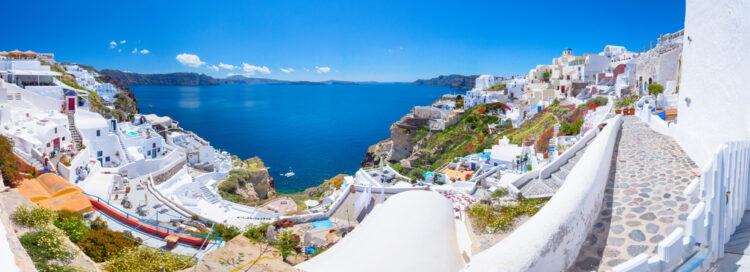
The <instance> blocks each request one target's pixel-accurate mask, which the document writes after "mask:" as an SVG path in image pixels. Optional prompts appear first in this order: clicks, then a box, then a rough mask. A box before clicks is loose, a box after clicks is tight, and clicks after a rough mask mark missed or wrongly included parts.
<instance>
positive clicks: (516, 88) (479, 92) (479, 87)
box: [464, 75, 527, 109]
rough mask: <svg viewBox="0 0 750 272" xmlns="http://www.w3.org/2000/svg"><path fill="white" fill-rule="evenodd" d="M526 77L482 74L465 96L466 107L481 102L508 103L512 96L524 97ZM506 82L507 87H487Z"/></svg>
mask: <svg viewBox="0 0 750 272" xmlns="http://www.w3.org/2000/svg"><path fill="white" fill-rule="evenodd" d="M526 82H527V81H526V79H524V78H520V77H519V78H515V77H514V78H510V79H502V78H499V77H495V76H492V75H481V76H479V77H478V78H477V79H476V83H475V84H474V89H472V90H471V91H468V92H466V95H465V96H464V109H468V108H471V107H474V106H476V105H479V104H486V103H497V102H503V103H508V102H509V101H510V100H511V98H513V97H515V98H518V99H520V98H522V96H523V89H524V87H525V86H526ZM500 83H505V89H503V90H493V91H488V90H487V89H489V88H491V87H493V86H495V85H497V84H500Z"/></svg>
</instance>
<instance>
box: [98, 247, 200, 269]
mask: <svg viewBox="0 0 750 272" xmlns="http://www.w3.org/2000/svg"><path fill="white" fill-rule="evenodd" d="M196 263H197V261H196V260H195V259H193V258H190V257H188V256H183V255H179V254H174V253H171V252H167V251H164V250H161V249H156V248H150V247H130V248H127V249H125V250H124V251H123V252H122V254H120V255H117V256H116V257H114V258H113V259H112V260H111V261H109V262H107V263H106V264H105V265H104V268H105V269H106V270H109V271H118V272H157V271H165V272H172V271H178V270H183V269H185V268H189V267H192V266H194V265H195V264H196ZM162 268H163V269H164V270H161V269H162Z"/></svg>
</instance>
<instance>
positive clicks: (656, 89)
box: [648, 83, 664, 104]
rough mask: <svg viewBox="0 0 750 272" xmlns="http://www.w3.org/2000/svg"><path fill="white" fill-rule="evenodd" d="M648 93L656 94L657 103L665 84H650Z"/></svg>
mask: <svg viewBox="0 0 750 272" xmlns="http://www.w3.org/2000/svg"><path fill="white" fill-rule="evenodd" d="M648 93H649V94H651V95H653V96H654V104H656V102H658V99H659V94H660V93H664V86H662V85H661V84H659V83H651V84H648Z"/></svg>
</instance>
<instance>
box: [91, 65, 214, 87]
mask: <svg viewBox="0 0 750 272" xmlns="http://www.w3.org/2000/svg"><path fill="white" fill-rule="evenodd" d="M100 73H102V74H104V75H107V76H108V77H109V78H111V79H113V80H116V81H119V82H122V83H123V84H125V85H176V86H205V85H218V84H221V81H220V80H217V79H215V78H213V77H210V76H208V75H205V74H198V73H185V72H181V73H169V74H139V73H131V72H123V71H119V70H109V69H104V70H102V71H101V72H100Z"/></svg>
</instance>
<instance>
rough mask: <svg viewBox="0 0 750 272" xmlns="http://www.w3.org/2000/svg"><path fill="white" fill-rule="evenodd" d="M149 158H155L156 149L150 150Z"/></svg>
mask: <svg viewBox="0 0 750 272" xmlns="http://www.w3.org/2000/svg"><path fill="white" fill-rule="evenodd" d="M151 158H152V159H155V158H156V149H151Z"/></svg>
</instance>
